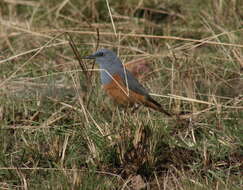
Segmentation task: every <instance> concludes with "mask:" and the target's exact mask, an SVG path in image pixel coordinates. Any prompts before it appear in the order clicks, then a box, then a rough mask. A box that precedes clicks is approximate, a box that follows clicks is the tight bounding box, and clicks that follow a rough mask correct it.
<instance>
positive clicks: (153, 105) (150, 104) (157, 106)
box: [145, 97, 174, 117]
mask: <svg viewBox="0 0 243 190" xmlns="http://www.w3.org/2000/svg"><path fill="white" fill-rule="evenodd" d="M145 104H146V105H147V106H148V107H150V108H152V109H154V110H156V111H159V112H161V113H164V114H165V115H167V116H169V117H172V116H173V115H174V114H172V113H169V112H168V111H166V110H165V109H164V108H163V107H162V106H161V105H160V104H159V103H158V102H156V101H155V100H154V99H153V98H151V97H147V101H146V102H145Z"/></svg>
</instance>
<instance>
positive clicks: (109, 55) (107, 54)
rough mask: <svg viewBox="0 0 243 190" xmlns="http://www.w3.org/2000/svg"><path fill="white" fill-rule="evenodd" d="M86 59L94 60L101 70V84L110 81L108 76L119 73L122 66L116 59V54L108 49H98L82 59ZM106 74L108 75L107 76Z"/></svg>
mask: <svg viewBox="0 0 243 190" xmlns="http://www.w3.org/2000/svg"><path fill="white" fill-rule="evenodd" d="M84 58H86V59H95V61H96V63H98V64H99V66H100V69H101V82H102V84H107V83H108V82H110V81H111V77H110V76H109V74H110V75H113V74H115V73H118V72H121V70H123V65H122V63H121V60H120V59H119V58H118V57H117V55H116V53H115V52H113V51H111V50H109V49H105V48H102V49H99V50H98V51H96V52H95V53H93V54H92V55H90V56H87V57H84ZM107 72H108V73H109V74H107Z"/></svg>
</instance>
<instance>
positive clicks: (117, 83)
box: [103, 75, 145, 106]
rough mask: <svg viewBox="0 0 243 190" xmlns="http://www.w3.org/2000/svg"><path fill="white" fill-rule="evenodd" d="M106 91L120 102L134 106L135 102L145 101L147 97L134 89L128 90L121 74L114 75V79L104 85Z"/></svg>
mask: <svg viewBox="0 0 243 190" xmlns="http://www.w3.org/2000/svg"><path fill="white" fill-rule="evenodd" d="M103 89H104V90H105V92H106V93H107V94H108V95H110V96H111V97H112V98H113V99H114V100H115V101H116V102H117V103H118V104H121V105H124V106H132V105H133V104H135V103H140V104H141V103H145V97H144V96H143V95H140V94H138V93H136V92H134V91H132V90H128V89H127V87H126V86H125V85H124V83H123V80H122V78H121V77H120V76H119V75H113V80H112V81H111V82H110V83H109V84H106V85H103Z"/></svg>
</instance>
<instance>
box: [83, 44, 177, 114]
mask: <svg viewBox="0 0 243 190" xmlns="http://www.w3.org/2000/svg"><path fill="white" fill-rule="evenodd" d="M84 59H95V61H96V63H98V64H99V66H100V76H101V83H102V86H103V89H104V90H105V92H106V93H107V94H108V95H110V96H111V97H112V98H113V99H114V100H115V102H117V103H118V104H121V105H123V106H126V107H130V106H134V105H135V104H143V105H145V106H147V107H150V108H152V109H154V110H156V111H159V112H162V113H164V114H166V115H167V116H172V114H171V113H169V112H167V111H166V110H164V109H163V108H162V106H161V105H160V104H159V103H158V102H156V101H155V100H154V99H153V98H152V97H151V96H150V95H149V92H148V91H147V90H146V89H145V88H144V87H143V86H142V85H141V84H140V83H139V82H138V80H137V79H136V78H135V77H134V76H133V75H132V74H131V73H130V72H129V71H128V70H126V69H125V67H124V66H123V64H122V62H121V60H120V59H119V58H118V57H117V55H116V53H114V52H113V51H111V50H109V49H105V48H102V49H100V50H98V51H97V52H95V53H94V54H92V55H90V56H86V57H84Z"/></svg>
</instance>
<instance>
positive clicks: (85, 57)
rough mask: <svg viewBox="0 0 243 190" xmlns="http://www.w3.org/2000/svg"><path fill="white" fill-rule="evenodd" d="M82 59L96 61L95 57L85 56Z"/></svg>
mask: <svg viewBox="0 0 243 190" xmlns="http://www.w3.org/2000/svg"><path fill="white" fill-rule="evenodd" d="M81 59H95V56H93V55H89V56H84V57H81Z"/></svg>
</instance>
